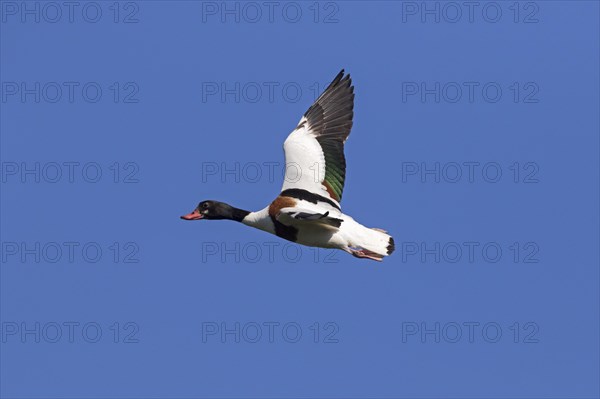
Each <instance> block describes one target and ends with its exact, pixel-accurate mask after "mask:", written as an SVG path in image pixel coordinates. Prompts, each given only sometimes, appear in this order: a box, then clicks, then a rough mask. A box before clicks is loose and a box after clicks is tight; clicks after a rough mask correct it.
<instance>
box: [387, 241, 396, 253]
mask: <svg viewBox="0 0 600 399" xmlns="http://www.w3.org/2000/svg"><path fill="white" fill-rule="evenodd" d="M395 249H396V246H395V245H394V238H393V237H390V239H389V241H388V246H387V254H388V255H391V254H392V252H394V250H395Z"/></svg>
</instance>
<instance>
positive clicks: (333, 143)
mask: <svg viewBox="0 0 600 399" xmlns="http://www.w3.org/2000/svg"><path fill="white" fill-rule="evenodd" d="M353 116H354V86H353V85H352V80H351V78H350V75H349V74H346V75H345V74H344V70H343V69H342V71H340V73H339V74H338V75H337V76H336V77H335V79H334V80H333V81H332V82H331V83H330V84H329V86H328V87H327V88H326V89H325V91H324V92H323V93H322V94H321V95H320V96H319V98H317V100H316V101H315V103H314V104H313V105H312V106H311V107H310V108H309V109H308V111H306V113H305V114H304V116H302V118H301V119H300V122H299V123H298V126H296V128H295V129H294V130H293V131H292V133H290V135H289V136H288V137H287V139H286V140H285V142H284V144H283V150H284V152H285V161H286V167H290V165H294V169H295V171H294V178H293V179H291V178H286V179H284V183H283V188H282V190H281V193H280V194H279V196H278V197H277V198H275V200H274V201H273V202H271V203H270V204H269V205H268V206H267V207H266V208H264V209H262V210H260V211H257V212H249V211H245V210H242V209H238V208H235V207H233V206H231V205H228V204H225V203H223V202H218V201H213V200H208V201H202V202H200V203H199V204H198V206H197V207H196V208H195V209H194V210H193V211H192V212H191V213H190V214H188V215H184V216H181V218H182V219H185V220H202V219H208V220H220V219H229V220H235V221H237V222H241V223H243V224H245V225H247V226H251V227H254V228H257V229H260V230H264V231H266V232H269V233H271V234H275V235H277V236H279V237H281V238H284V239H286V240H289V241H292V242H295V243H298V244H303V245H307V246H311V247H321V248H337V249H341V250H342V251H345V252H347V253H349V254H352V255H354V256H356V257H357V258H364V259H372V260H376V261H381V260H382V259H383V257H384V256H388V255H390V254H391V253H392V252H393V251H394V239H393V238H392V237H391V236H390V235H389V234H387V232H386V231H384V230H382V229H377V228H368V227H365V226H363V225H362V224H360V223H358V222H356V221H355V220H354V219H353V218H351V217H350V216H348V215H345V214H344V213H342V210H341V207H340V201H341V200H342V192H343V190H344V180H345V178H346V159H345V157H344V143H345V142H346V139H347V138H348V136H349V134H350V129H351V128H352V118H353ZM286 176H287V173H286Z"/></svg>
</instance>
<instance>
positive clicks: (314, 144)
mask: <svg viewBox="0 0 600 399" xmlns="http://www.w3.org/2000/svg"><path fill="white" fill-rule="evenodd" d="M353 109H354V86H352V80H351V79H350V75H349V74H348V75H344V70H342V71H340V73H339V74H338V75H337V76H336V77H335V79H334V80H333V82H331V84H330V85H329V86H328V87H327V89H325V91H324V92H323V93H322V94H321V95H320V96H319V98H317V100H316V101H315V103H314V104H313V105H312V106H311V107H310V108H309V109H308V111H306V113H305V114H304V116H303V117H302V119H300V122H299V123H298V126H297V127H296V129H294V131H293V132H292V133H290V135H289V136H288V138H287V139H286V140H285V143H284V144H283V150H284V152H285V162H286V174H285V181H284V183H283V188H282V192H281V194H280V195H286V194H287V195H291V194H295V195H292V196H294V197H299V196H302V195H304V196H309V195H310V194H312V195H317V196H319V197H323V198H324V199H325V200H327V201H325V202H330V203H332V205H334V206H335V207H336V208H338V209H340V207H339V203H340V201H341V199H342V192H343V191H344V180H345V178H346V159H345V157H344V142H345V141H346V139H347V138H348V135H349V134H350V129H351V128H352V117H353V115H354V111H353ZM306 192H308V193H306Z"/></svg>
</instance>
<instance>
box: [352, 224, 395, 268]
mask: <svg viewBox="0 0 600 399" xmlns="http://www.w3.org/2000/svg"><path fill="white" fill-rule="evenodd" d="M360 227H361V229H360V231H359V232H358V234H356V235H355V236H354V237H353V240H352V243H351V245H352V247H355V248H360V249H362V250H363V252H364V253H366V254H368V255H370V256H372V257H375V258H378V259H379V260H381V259H383V258H384V257H385V256H389V255H391V254H392V252H394V249H395V246H394V238H393V237H392V236H391V235H389V234H388V233H387V231H385V230H382V229H377V228H368V227H364V226H360Z"/></svg>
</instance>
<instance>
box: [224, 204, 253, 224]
mask: <svg viewBox="0 0 600 399" xmlns="http://www.w3.org/2000/svg"><path fill="white" fill-rule="evenodd" d="M249 214H250V212H248V211H245V210H243V209H239V208H236V207H233V206H232V207H231V216H230V217H228V218H227V219H231V220H235V221H236V222H241V221H242V220H244V218H245V217H246V216H248V215H249Z"/></svg>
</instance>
